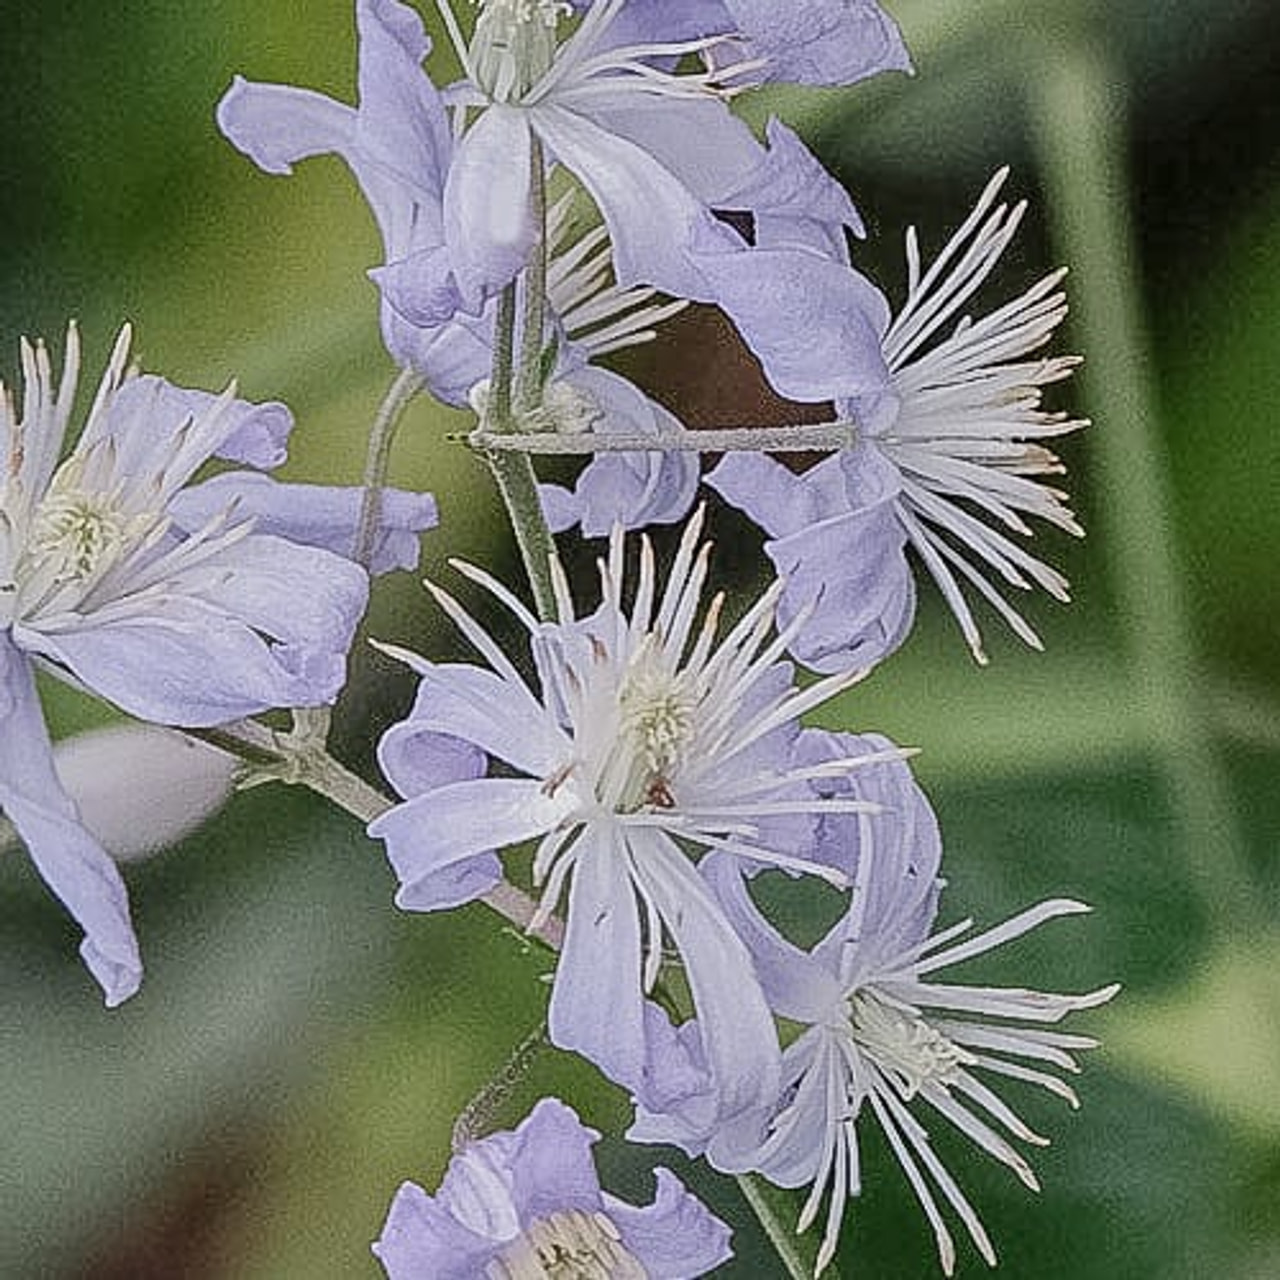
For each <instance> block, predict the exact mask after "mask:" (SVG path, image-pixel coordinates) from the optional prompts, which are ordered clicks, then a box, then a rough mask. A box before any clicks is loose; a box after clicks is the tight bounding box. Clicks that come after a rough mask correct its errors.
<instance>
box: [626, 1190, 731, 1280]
mask: <svg viewBox="0 0 1280 1280" xmlns="http://www.w3.org/2000/svg"><path fill="white" fill-rule="evenodd" d="M653 1172H654V1177H655V1178H656V1179H657V1182H658V1192H657V1195H656V1196H655V1197H654V1201H653V1203H652V1204H650V1205H646V1206H644V1207H642V1208H637V1207H636V1206H634V1205H630V1204H627V1203H625V1202H624V1201H622V1200H618V1199H616V1198H615V1197H613V1196H611V1195H608V1194H606V1195H605V1197H604V1201H605V1207H606V1211H607V1212H608V1214H609V1217H610V1218H612V1219H613V1223H614V1225H615V1226H616V1227H617V1228H618V1230H619V1231H620V1232H621V1234H622V1243H623V1244H624V1245H626V1247H627V1250H628V1252H629V1253H631V1254H632V1255H634V1256H635V1258H636V1259H637V1261H639V1262H640V1263H642V1264H643V1266H644V1268H645V1270H646V1272H647V1273H648V1274H649V1275H651V1276H663V1277H669V1280H693V1277H696V1276H702V1275H706V1274H707V1272H709V1271H714V1270H715V1268H716V1267H718V1266H720V1265H721V1264H722V1263H725V1262H728V1260H729V1259H730V1258H731V1257H733V1250H732V1249H731V1248H730V1247H729V1240H730V1237H731V1236H732V1234H733V1233H732V1232H731V1231H730V1230H729V1228H728V1227H727V1226H726V1225H725V1224H724V1223H723V1222H721V1221H720V1219H719V1218H717V1217H716V1216H715V1215H714V1214H713V1213H712V1212H711V1211H710V1210H709V1209H708V1208H707V1207H706V1205H704V1204H703V1203H702V1201H700V1200H699V1199H698V1198H697V1197H696V1196H694V1195H692V1194H691V1193H690V1192H689V1191H688V1190H686V1189H685V1186H684V1183H682V1182H681V1181H680V1179H679V1178H677V1177H676V1176H675V1174H674V1173H672V1172H671V1171H670V1170H669V1169H663V1168H657V1169H655V1170H654V1171H653Z"/></svg>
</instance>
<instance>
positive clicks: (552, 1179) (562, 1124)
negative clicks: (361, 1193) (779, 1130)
mask: <svg viewBox="0 0 1280 1280" xmlns="http://www.w3.org/2000/svg"><path fill="white" fill-rule="evenodd" d="M599 1137H600V1135H599V1134H598V1133H596V1132H595V1130H593V1129H588V1128H586V1127H585V1126H584V1125H583V1124H582V1122H581V1121H580V1120H579V1119H578V1117H577V1116H576V1115H575V1114H574V1113H573V1111H572V1110H571V1109H570V1108H569V1107H567V1106H565V1104H564V1103H563V1102H560V1101H559V1100H558V1099H555V1098H543V1099H542V1101H540V1102H539V1103H538V1104H537V1106H535V1107H534V1109H533V1111H532V1112H531V1113H530V1114H529V1116H528V1118H527V1119H525V1120H524V1121H523V1122H522V1123H521V1124H520V1125H518V1126H517V1127H516V1129H515V1130H514V1131H513V1132H510V1133H496V1134H493V1135H492V1136H491V1137H488V1138H483V1139H481V1140H479V1141H477V1142H472V1143H469V1144H468V1145H467V1146H465V1147H464V1148H463V1149H462V1150H460V1151H458V1152H457V1153H456V1154H455V1155H454V1157H453V1159H452V1160H451V1161H450V1162H449V1168H448V1171H447V1172H446V1173H445V1176H444V1181H443V1183H442V1184H441V1186H440V1190H439V1191H438V1192H437V1193H436V1194H435V1195H434V1196H432V1195H428V1194H427V1193H426V1192H425V1191H424V1190H423V1189H422V1188H421V1187H420V1186H418V1185H417V1183H414V1182H406V1183H404V1185H403V1186H401V1188H400V1190H399V1191H398V1192H397V1193H396V1196H395V1199H394V1201H393V1202H392V1205H391V1210H390V1212H389V1214H388V1215H387V1221H386V1225H385V1226H384V1227H383V1229H382V1235H381V1237H380V1238H379V1239H378V1241H377V1243H376V1244H375V1245H374V1246H373V1252H374V1254H375V1255H376V1256H377V1257H378V1259H379V1261H380V1262H381V1263H382V1265H383V1267H384V1268H385V1269H386V1272H387V1275H388V1277H389V1280H418V1277H423V1276H430V1277H431V1278H432V1280H475V1277H477V1276H483V1277H486V1280H523V1278H524V1277H534V1276H552V1275H565V1276H583V1277H587V1276H601V1277H603V1276H609V1277H613V1278H614V1280H644V1277H646V1276H652V1277H659V1276H660V1277H662V1280H693V1277H696V1276H702V1275H706V1274H707V1273H708V1272H709V1271H712V1270H714V1269H715V1268H716V1267H718V1266H720V1265H721V1264H722V1263H724V1262H727V1261H728V1260H729V1258H731V1257H732V1256H733V1252H732V1250H731V1249H730V1247H729V1235H730V1232H729V1228H728V1227H727V1226H725V1224H724V1223H723V1222H721V1221H720V1220H719V1218H717V1217H715V1216H714V1215H713V1214H712V1213H710V1212H709V1211H708V1210H707V1209H706V1208H705V1207H704V1206H703V1204H702V1203H701V1202H700V1201H699V1200H697V1199H696V1198H695V1197H694V1196H692V1195H691V1194H690V1193H689V1192H688V1191H686V1190H685V1188H684V1186H683V1184H682V1183H681V1182H680V1180H679V1179H678V1178H677V1177H676V1176H675V1175H674V1174H673V1173H671V1172H670V1171H669V1170H667V1169H662V1168H659V1169H656V1170H655V1174H656V1177H657V1184H658V1185H657V1195H656V1197H655V1199H654V1201H653V1203H652V1204H650V1205H647V1206H645V1207H643V1208H636V1207H635V1206H634V1205H630V1204H627V1203H626V1201H624V1200H619V1199H617V1198H616V1197H614V1196H611V1195H610V1194H609V1193H608V1192H607V1191H602V1190H601V1189H600V1180H599V1178H598V1176H597V1174H596V1170H595V1165H594V1162H593V1161H592V1157H591V1148H592V1147H593V1146H594V1145H595V1143H596V1142H597V1141H598V1139H599Z"/></svg>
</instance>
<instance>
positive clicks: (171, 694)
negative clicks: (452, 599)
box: [0, 326, 368, 1005]
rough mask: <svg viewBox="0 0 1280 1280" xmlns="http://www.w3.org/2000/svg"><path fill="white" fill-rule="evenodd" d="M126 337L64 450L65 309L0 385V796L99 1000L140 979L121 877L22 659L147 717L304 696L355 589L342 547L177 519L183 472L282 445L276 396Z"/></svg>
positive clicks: (68, 368)
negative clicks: (189, 374) (140, 363)
mask: <svg viewBox="0 0 1280 1280" xmlns="http://www.w3.org/2000/svg"><path fill="white" fill-rule="evenodd" d="M129 337H130V334H129V329H128V327H127V326H126V327H125V329H124V330H123V331H122V332H121V334H120V338H119V340H118V341H117V343H116V346H115V350H114V352H113V354H112V357H111V361H110V364H109V366H108V368H107V372H106V374H105V376H104V377H103V380H102V383H101V385H100V386H99V388H98V393H97V396H96V397H95V399H94V403H93V406H92V408H91V409H90V412H89V417H88V421H87V422H86V424H85V427H84V430H83V431H82V433H81V435H80V437H79V440H78V441H77V443H76V446H75V448H74V449H73V450H72V452H71V453H70V455H69V456H68V457H67V458H66V459H65V460H63V461H61V462H60V461H59V455H60V453H61V450H62V446H63V443H64V439H65V436H66V432H67V426H68V419H69V417H70V413H71V407H72V401H73V399H74V395H75V388H76V381H77V376H78V371H79V339H78V337H77V335H76V330H75V328H74V326H73V327H72V328H71V329H70V331H69V333H68V336H67V350H66V363H65V367H64V370H63V374H62V379H61V382H60V384H59V385H58V387H57V390H56V391H55V388H54V380H53V372H52V368H51V365H50V361H49V357H48V354H47V352H46V351H45V349H44V347H43V346H41V345H37V346H35V347H32V346H30V345H29V344H27V343H25V342H24V343H23V344H22V366H23V374H24V379H25V387H24V393H23V403H22V409H21V414H20V415H19V413H18V412H17V411H16V409H15V406H14V404H13V401H12V399H11V398H10V396H9V395H8V393H7V392H6V393H4V394H3V395H0V434H2V435H3V437H4V440H5V454H4V456H5V458H6V463H5V467H4V471H3V474H2V476H0V480H2V484H0V809H3V810H4V812H5V815H6V816H7V817H8V819H9V821H10V822H11V823H12V824H13V826H14V828H15V829H16V830H17V832H18V834H19V836H20V837H21V838H22V839H23V841H24V842H25V843H26V845H27V847H28V849H29V851H30V853H31V856H32V859H33V860H34V862H35V863H36V866H37V868H38V869H39V871H40V874H41V875H42V876H43V877H44V879H45V880H46V881H47V882H48V884H49V886H50V888H52V889H53V891H54V892H55V893H56V894H57V895H58V897H59V898H61V899H62V901H63V902H64V903H65V904H66V906H67V908H68V909H69V910H70V912H71V914H72V915H73V916H74V917H75V918H76V920H77V921H78V922H79V924H80V925H81V927H82V928H83V929H84V930H85V934H86V937H85V941H84V945H83V947H82V948H81V951H82V954H83V956H84V958H85V962H86V963H87V965H88V966H89V968H90V970H91V972H92V973H93V975H94V977H96V978H97V979H98V981H99V983H100V984H101V985H102V987H103V989H104V991H105V993H106V998H107V1003H108V1004H112V1005H114V1004H118V1003H119V1002H120V1001H121V1000H124V999H126V998H127V997H128V996H130V995H132V994H133V992H134V991H135V990H136V988H137V986H138V983H139V981H140V978H141V967H140V964H139V961H138V954H137V944H136V942H135V940H134V937H133V930H132V927H131V925H130V923H129V912H128V904H127V901H126V898H125V891H124V885H123V882H122V881H121V879H120V876H119V873H118V872H117V871H116V868H115V865H114V864H113V863H112V861H111V859H110V858H109V857H108V856H107V854H106V853H105V852H104V851H103V849H102V848H101V846H100V845H99V844H98V842H97V841H96V840H95V839H94V838H93V837H92V836H90V835H89V833H88V832H87V831H86V830H85V829H84V828H83V827H82V826H81V825H80V822H79V819H78V817H77V814H76V810H75V806H74V804H73V803H72V801H71V800H70V799H69V798H68V797H67V795H66V792H65V791H64V790H63V788H62V786H61V784H60V783H59V781H58V778H57V775H56V773H55V771H54V765H53V757H52V752H51V748H50V744H49V738H48V734H47V732H46V730H45V726H44V723H43V719H42V717H41V714H40V706H39V701H38V698H37V696H36V690H35V682H34V676H33V662H34V661H35V660H37V659H38V660H40V661H41V662H42V663H43V664H44V665H47V666H49V667H51V668H52V669H53V670H54V672H55V673H57V674H59V675H62V676H64V677H65V678H66V679H68V680H69V681H71V682H72V683H75V684H77V685H78V686H80V687H82V688H87V689H89V690H90V691H92V692H93V693H96V694H99V695H100V696H102V697H104V698H107V699H108V700H110V701H111V702H114V703H115V704H116V705H117V706H119V707H121V708H123V709H124V710H125V711H127V712H129V713H130V714H132V715H135V716H138V717H140V718H142V719H144V720H153V721H157V722H159V723H164V724H172V725H179V726H184V727H193V726H204V725H215V724H219V723H222V722H225V721H228V720H232V719H235V718H237V717H240V716H247V715H253V714H256V713H257V712H260V711H263V710H266V709H267V708H269V707H298V706H315V705H319V704H322V703H326V702H329V701H331V700H332V699H333V698H334V697H335V696H336V694H337V692H338V690H339V689H340V688H341V685H342V682H343V679H344V675H345V660H346V653H347V649H348V647H349V645H350V643H351V638H352V635H353V633H354V630H355V627H356V624H357V623H358V622H359V620H360V617H361V615H362V614H363V611H364V604H365V599H366V596H367V593H368V583H367V578H366V575H365V574H364V572H363V571H362V570H361V569H359V568H357V566H355V565H354V564H352V563H351V562H350V561H347V560H344V559H342V558H340V557H338V556H336V555H333V554H331V553H330V552H328V551H324V550H320V549H319V548H315V547H309V546H302V545H297V544H295V543H293V542H289V541H286V540H285V539H283V538H279V537H275V536H271V535H267V534H260V533H256V532H255V531H254V528H253V524H252V521H248V520H245V519H243V518H242V516H241V515H240V513H238V512H237V510H236V507H235V503H234V502H228V503H227V504H226V505H224V506H223V507H221V508H220V509H219V510H217V511H216V512H214V513H213V514H212V515H211V516H210V518H209V519H208V520H206V521H205V522H204V523H203V524H202V525H200V526H199V527H195V528H190V529H184V527H183V525H182V523H181V521H179V520H177V519H176V518H175V515H174V512H173V507H174V505H175V504H176V503H177V502H178V499H179V496H180V491H181V489H182V487H183V486H184V485H185V484H186V483H187V481H188V480H189V479H190V478H191V476H192V475H193V473H194V472H195V471H196V469H197V468H198V467H200V466H201V465H202V464H203V463H204V462H205V461H206V460H207V459H209V458H210V457H211V456H215V455H216V456H221V457H224V458H248V459H250V460H254V461H259V462H266V463H272V462H275V461H279V456H280V454H281V447H282V440H283V437H284V436H285V435H287V433H288V428H289V426H290V419H289V415H288V411H287V410H285V409H284V407H283V406H282V405H262V406H259V405H252V404H248V403H246V402H245V401H243V400H237V399H236V398H235V396H234V393H233V391H231V390H228V391H227V392H225V393H224V394H223V395H221V396H210V395H207V394H205V393H203V392H189V391H183V390H180V389H179V388H175V387H172V386H170V385H169V384H168V383H165V382H163V381H161V380H160V379H158V378H154V377H147V376H140V375H137V374H136V373H133V372H132V371H130V370H128V369H127V368H126V365H127V362H128V351H129Z"/></svg>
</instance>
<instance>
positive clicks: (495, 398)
mask: <svg viewBox="0 0 1280 1280" xmlns="http://www.w3.org/2000/svg"><path fill="white" fill-rule="evenodd" d="M544 203H545V202H544ZM544 220H545V219H544ZM540 307H541V304H540ZM538 323H539V327H540V326H541V309H539V322H538ZM515 327H516V286H515V284H514V282H513V283H512V284H509V285H508V286H507V287H506V288H505V289H504V290H503V291H502V293H501V295H500V296H499V299H498V314H497V317H496V320H495V325H494V340H493V372H492V375H491V376H490V379H489V403H488V405H487V406H486V409H485V418H484V422H483V423H482V424H481V425H482V427H483V428H484V429H485V430H487V431H490V432H492V433H493V434H496V435H503V434H507V433H509V432H511V431H512V430H514V426H515V422H514V419H513V416H512V383H513V380H514V376H515V366H514V361H515ZM526 327H527V326H526ZM485 458H486V460H487V461H488V463H489V469H490V470H491V471H492V472H493V478H494V480H495V482H496V483H497V486H498V493H499V494H500V495H501V497H502V502H503V505H504V506H505V507H506V510H507V518H508V519H509V520H510V522H511V530H512V532H513V533H514V534H515V539H516V545H517V546H518V547H519V549H520V559H521V561H522V562H523V564H524V571H525V576H526V577H527V578H528V579H529V588H530V590H531V591H532V592H533V602H534V608H535V609H536V610H537V613H538V616H539V617H540V618H542V619H544V620H547V621H549V620H550V619H552V618H553V617H555V591H554V589H553V587H552V583H551V559H552V557H553V556H554V555H555V549H556V547H555V541H554V539H553V538H552V537H551V530H550V529H548V528H547V522H546V519H545V518H544V517H543V514H542V503H541V501H540V500H539V498H538V480H537V476H536V475H535V473H534V470H533V463H532V462H531V461H530V460H529V458H528V457H527V456H526V455H525V454H521V453H510V452H500V451H498V450H495V449H490V450H486V451H485Z"/></svg>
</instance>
